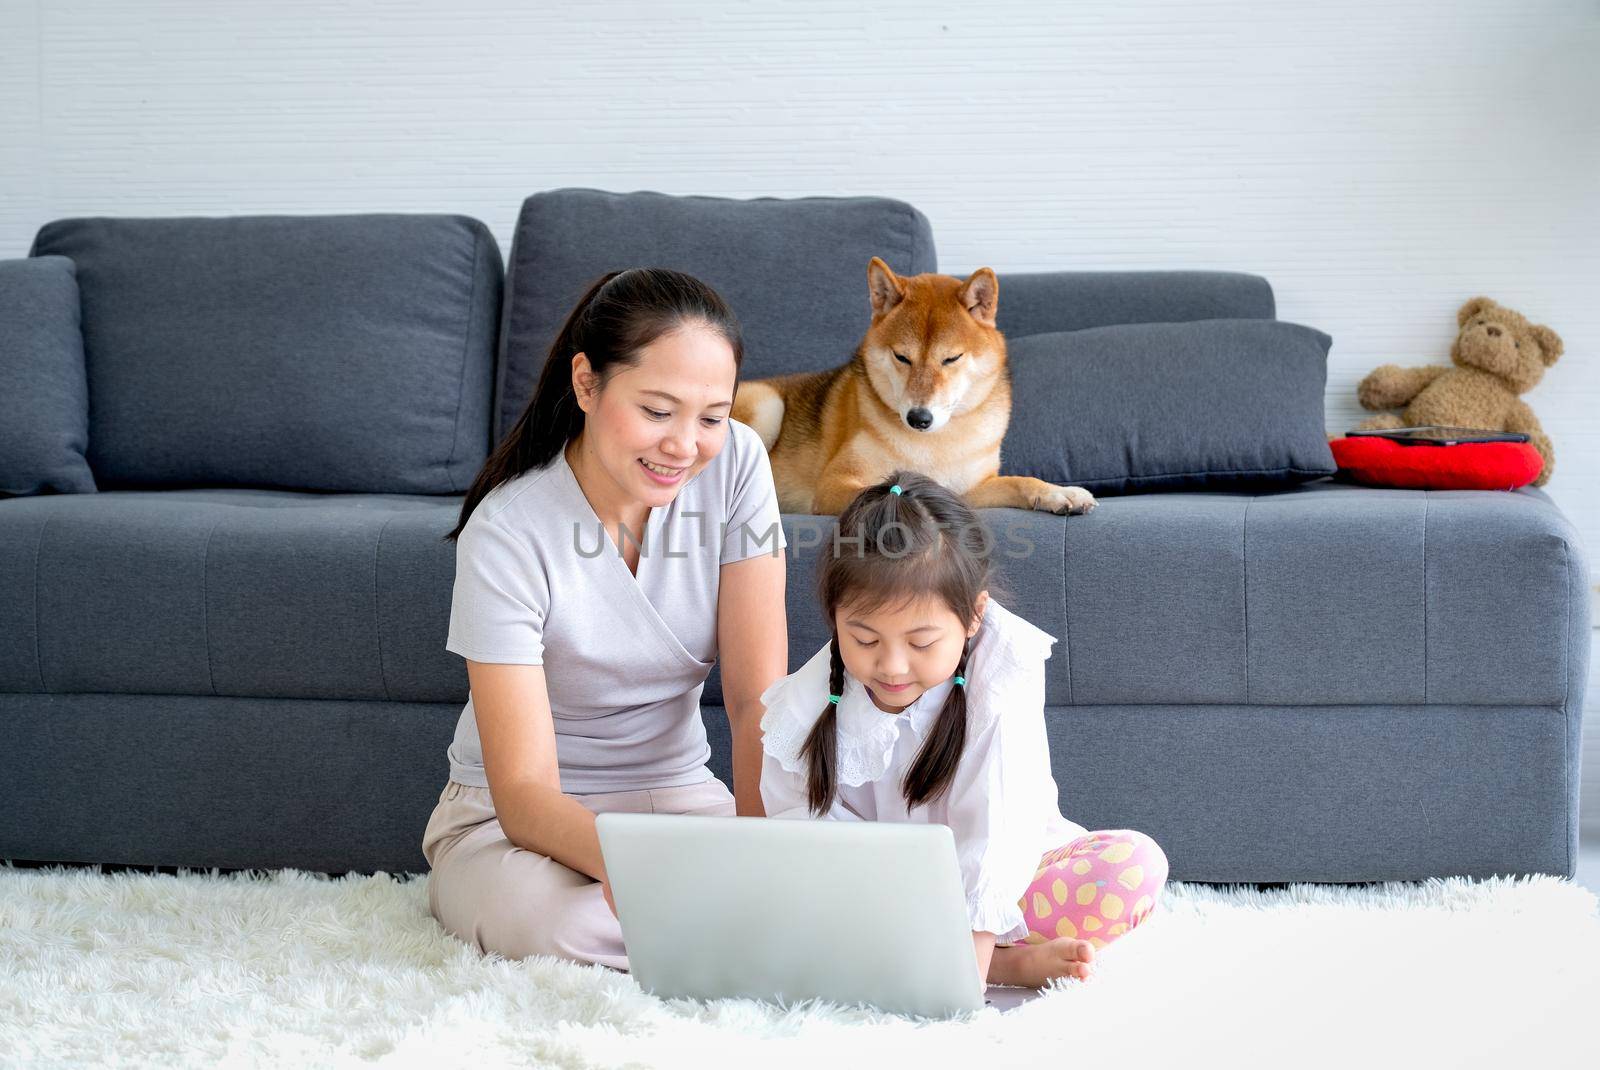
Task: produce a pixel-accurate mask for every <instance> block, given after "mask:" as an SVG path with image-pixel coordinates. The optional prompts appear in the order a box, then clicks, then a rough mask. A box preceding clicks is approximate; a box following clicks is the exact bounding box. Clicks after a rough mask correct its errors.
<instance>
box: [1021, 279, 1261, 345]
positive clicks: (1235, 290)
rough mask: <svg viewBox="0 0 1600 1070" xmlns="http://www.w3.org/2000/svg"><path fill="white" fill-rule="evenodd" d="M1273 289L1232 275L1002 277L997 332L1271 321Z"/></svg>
mask: <svg viewBox="0 0 1600 1070" xmlns="http://www.w3.org/2000/svg"><path fill="white" fill-rule="evenodd" d="M1275 315H1276V308H1275V305H1274V303H1273V298H1272V286H1271V284H1270V283H1268V282H1267V280H1266V279H1264V278H1262V277H1261V276H1259V275H1246V274H1243V273H1240V272H1232V271H1041V272H1024V273H1018V274H1010V275H1001V276H1000V316H999V326H1000V330H1001V331H1002V332H1004V333H1005V334H1006V335H1007V336H1009V337H1013V338H1020V337H1022V336H1023V335H1029V334H1044V333H1046V332H1049V331H1077V330H1082V329H1084V328H1086V327H1105V326H1109V325H1111V324H1116V323H1183V322H1186V321H1189V320H1207V319H1268V320H1269V319H1273V318H1274V317H1275Z"/></svg>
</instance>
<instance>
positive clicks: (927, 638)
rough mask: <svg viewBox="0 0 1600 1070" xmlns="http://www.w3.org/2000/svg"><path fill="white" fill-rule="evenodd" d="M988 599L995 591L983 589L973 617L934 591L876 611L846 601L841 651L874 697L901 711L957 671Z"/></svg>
mask: <svg viewBox="0 0 1600 1070" xmlns="http://www.w3.org/2000/svg"><path fill="white" fill-rule="evenodd" d="M988 603H989V592H988V591H984V592H982V593H980V594H979V595H978V602H977V605H976V607H975V608H974V615H973V619H972V620H971V621H970V622H968V621H964V620H962V619H961V618H960V617H958V616H956V614H955V613H953V612H951V610H950V606H949V605H948V604H947V603H946V602H945V601H944V600H943V599H942V598H938V597H935V596H931V595H930V596H926V597H923V598H919V599H916V600H914V601H912V602H909V603H906V604H904V605H901V606H898V607H897V606H893V605H890V606H882V607H880V608H878V609H875V610H872V611H871V612H862V611H860V610H858V609H854V608H852V607H850V606H848V605H845V606H841V607H840V608H839V609H838V611H837V612H836V613H835V614H834V621H833V627H834V632H835V634H837V635H838V636H839V656H840V657H841V658H843V659H844V667H845V670H846V671H847V672H849V673H850V675H851V676H854V677H855V678H856V679H857V680H859V681H861V684H862V686H864V687H865V688H866V689H867V693H868V694H869V695H871V696H872V702H873V705H875V706H877V707H878V709H880V710H883V711H884V712H885V713H899V712H900V711H901V710H903V709H905V708H906V707H907V706H909V705H911V704H912V703H913V702H915V701H917V699H919V698H921V697H922V696H923V694H924V693H925V692H926V691H928V690H929V689H930V688H934V687H937V686H939V685H940V684H942V683H944V682H945V681H946V680H948V679H950V677H951V676H953V675H955V671H956V666H957V665H958V664H960V662H961V649H962V647H963V646H964V645H965V644H966V641H967V639H968V638H970V637H971V636H973V635H975V634H977V631H978V625H979V624H980V623H981V622H982V620H983V611H984V608H985V607H986V606H987V605H988Z"/></svg>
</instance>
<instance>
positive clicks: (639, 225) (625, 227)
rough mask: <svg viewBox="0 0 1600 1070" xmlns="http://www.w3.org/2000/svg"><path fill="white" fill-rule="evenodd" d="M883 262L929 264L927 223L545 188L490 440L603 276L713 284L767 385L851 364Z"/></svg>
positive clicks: (766, 202)
mask: <svg viewBox="0 0 1600 1070" xmlns="http://www.w3.org/2000/svg"><path fill="white" fill-rule="evenodd" d="M874 256H879V257H882V258H883V259H884V261H886V262H887V263H888V265H889V266H890V267H891V268H893V269H894V270H895V271H897V272H902V273H909V274H916V273H919V272H924V271H933V270H934V268H935V259H934V249H933V230H932V228H931V227H930V225H929V223H928V220H927V218H926V217H925V216H924V215H923V214H922V213H921V212H919V211H917V210H916V209H915V208H913V207H911V206H910V205H909V204H906V203H904V202H902V201H895V200H889V199H886V198H882V197H800V198H796V199H792V200H786V199H781V198H775V197H759V198H756V199H754V200H733V199H729V198H725V197H674V196H668V195H666V194H662V193H607V192H604V191H601V190H592V189H559V190H551V191H548V192H544V193H536V194H534V195H533V196H531V197H529V198H528V199H527V200H526V201H524V202H523V205H522V214H521V216H520V217H519V218H518V220H517V230H516V235H515V237H514V238H513V239H512V243H511V256H510V258H509V266H508V278H507V297H506V313H505V328H504V331H503V333H502V338H501V347H502V351H501V362H500V373H499V380H500V381H499V384H498V386H497V389H496V398H497V400H496V403H495V409H496V424H495V432H494V435H495V439H496V441H498V440H499V437H500V434H501V432H502V431H503V430H504V429H505V428H508V427H510V426H511V424H512V423H513V422H515V421H516V418H517V417H518V416H519V415H520V414H521V412H522V410H523V408H524V407H526V406H527V404H528V399H529V398H531V397H532V396H533V388H534V386H535V384H536V383H537V382H538V380H539V373H540V371H541V370H542V369H543V368H544V362H545V358H546V357H547V356H549V352H550V345H551V343H553V342H554V341H555V336H556V333H557V332H558V331H560V329H561V325H562V324H563V323H564V322H566V318H567V314H568V313H569V312H571V311H572V306H573V305H575V304H576V303H577V301H578V299H579V298H580V297H582V296H583V293H584V291H585V289H586V288H587V287H588V286H589V284H590V283H592V282H593V281H594V280H595V279H596V278H598V277H599V276H601V275H604V274H605V273H606V272H608V271H617V270H621V269H623V268H630V267H664V268H673V269H676V270H678V271H685V272H688V273H689V274H691V275H694V276H696V277H697V278H700V279H703V280H704V281H705V282H707V283H709V284H710V285H711V286H712V287H713V288H715V289H716V291H717V292H718V293H719V294H721V295H722V297H723V298H724V300H726V301H727V302H728V303H729V304H730V305H731V306H732V308H733V311H734V314H735V315H737V316H738V317H739V322H740V325H741V326H742V327H743V330H744V341H745V361H744V368H743V376H744V377H745V378H748V379H760V378H763V377H766V376H772V375H781V374H784V373H785V372H795V371H811V370H815V369H819V368H829V367H832V366H833V365H835V364H843V363H844V362H845V361H846V360H848V359H850V356H851V354H852V353H854V352H855V348H856V346H857V345H858V344H859V343H860V341H861V336H862V335H863V334H864V333H865V332H866V329H867V324H868V322H869V321H870V320H871V305H870V303H869V302H868V300H867V261H869V260H870V259H871V258H872V257H874Z"/></svg>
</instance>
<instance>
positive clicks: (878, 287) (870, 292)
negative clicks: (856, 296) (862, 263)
mask: <svg viewBox="0 0 1600 1070" xmlns="http://www.w3.org/2000/svg"><path fill="white" fill-rule="evenodd" d="M867 296H869V297H871V298H872V314H873V315H874V316H881V315H883V314H884V313H885V312H887V311H889V310H890V309H891V308H893V307H894V306H895V305H898V304H899V303H900V302H901V301H904V300H905V299H906V284H905V283H903V282H901V281H900V276H898V275H896V274H895V273H894V270H893V269H892V268H890V267H889V265H888V264H885V263H884V262H883V261H882V260H879V259H878V258H877V257H873V258H872V260H871V261H869V262H868V264H867Z"/></svg>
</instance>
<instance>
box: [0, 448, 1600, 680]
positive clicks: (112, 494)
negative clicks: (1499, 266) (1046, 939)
mask: <svg viewBox="0 0 1600 1070" xmlns="http://www.w3.org/2000/svg"><path fill="white" fill-rule="evenodd" d="M459 509H460V499H458V498H455V497H448V496H446V497H433V496H420V495H381V494H353V495H346V494H310V493H301V492H294V491H272V490H251V489H206V490H163V491H109V492H102V493H99V494H86V495H51V496H41V497H33V498H21V499H13V500H10V501H7V502H4V503H0V546H3V547H4V549H3V550H0V691H10V692H29V693H36V694H37V693H74V692H80V693H81V692H98V693H127V694H173V695H228V696H238V697H272V698H286V697H288V698H326V699H376V700H387V701H408V702H450V701H462V700H464V699H465V697H466V686H467V682H466V672H465V668H464V666H463V664H462V662H461V660H460V659H459V658H457V657H456V656H455V655H453V654H450V653H449V652H447V651H446V650H445V649H444V640H445V630H446V627H447V625H448V621H449V611H450V590H451V583H452V577H453V575H454V560H455V546H454V544H453V543H450V542H446V541H444V539H443V535H444V534H445V532H447V531H448V530H449V529H450V528H451V527H452V526H453V524H454V522H455V519H456V516H457V513H458V511H459ZM984 516H985V520H986V522H987V524H988V525H989V528H990V530H991V532H992V533H993V535H994V539H995V542H994V546H995V556H996V560H997V562H998V564H999V566H1000V571H1001V574H1002V578H1003V579H1004V580H1005V582H1006V584H1007V585H1008V586H1009V587H1010V588H1011V590H1012V595H1013V597H1012V603H1013V605H1014V607H1015V608H1017V609H1018V610H1019V612H1021V613H1023V615H1025V616H1026V617H1028V619H1030V620H1032V621H1034V622H1035V623H1037V624H1038V625H1039V626H1040V627H1042V628H1044V629H1045V630H1046V631H1048V632H1050V633H1051V634H1052V635H1055V636H1057V637H1058V638H1059V639H1060V640H1061V642H1060V643H1058V644H1057V646H1056V648H1055V656H1053V657H1052V658H1051V659H1050V661H1049V662H1048V663H1047V686H1046V695H1047V700H1048V702H1049V703H1050V704H1051V705H1052V706H1070V705H1105V704H1116V705H1151V704H1155V705H1160V704H1183V705H1194V704H1219V705H1275V706H1277V705H1293V706H1299V705H1363V704H1381V705H1426V704H1443V705H1524V706H1526V705H1547V706H1561V705H1564V704H1565V703H1566V702H1567V700H1568V695H1569V691H1570V689H1571V688H1573V687H1575V686H1581V683H1580V681H1577V680H1575V679H1574V675H1573V672H1572V665H1573V659H1574V654H1573V649H1574V646H1573V643H1574V640H1573V637H1574V636H1577V637H1579V638H1580V639H1581V637H1582V636H1583V634H1584V631H1583V629H1582V628H1581V627H1580V625H1579V622H1578V620H1577V617H1578V614H1580V613H1586V611H1587V605H1586V603H1585V601H1584V597H1583V596H1584V590H1585V583H1584V579H1583V574H1582V571H1583V564H1582V560H1581V557H1580V555H1578V554H1576V553H1574V552H1573V546H1574V545H1575V539H1576V536H1575V534H1574V532H1573V530H1572V528H1571V526H1570V524H1569V523H1568V522H1567V520H1566V519H1565V518H1564V517H1563V516H1562V515H1561V513H1560V512H1559V511H1558V510H1557V509H1556V507H1555V506H1554V504H1553V503H1552V502H1551V501H1550V499H1549V498H1548V497H1547V496H1546V495H1545V494H1544V493H1543V492H1542V491H1539V490H1534V489H1528V490H1522V491H1518V492H1515V493H1509V494H1508V493H1500V492H1483V491H1413V490H1379V489H1374V488H1369V487H1357V486H1353V485H1350V484H1344V483H1338V482H1334V481H1329V480H1324V481H1321V482H1316V483H1309V484H1305V485H1302V486H1300V487H1298V488H1296V489H1292V490H1285V491H1280V492H1277V493H1270V494H1248V493H1222V492H1210V493H1194V492H1185V493H1165V494H1144V495H1129V496H1122V497H1107V498H1103V499H1102V500H1101V504H1100V506H1099V508H1097V509H1096V510H1095V511H1094V512H1093V513H1091V514H1089V515H1087V516H1082V517H1068V518H1065V519H1063V518H1061V517H1056V516H1050V515H1046V514H1034V513H1028V512H1022V511H1018V510H986V511H985V514H984ZM784 523H785V526H786V533H787V535H788V538H789V542H790V553H789V586H788V596H787V597H788V601H789V613H788V618H789V621H790V632H789V638H790V666H791V668H797V667H798V666H799V665H801V664H803V663H804V661H805V660H806V658H808V657H809V656H810V654H811V653H812V652H814V651H815V650H816V649H817V648H818V647H820V646H821V645H822V644H824V643H826V642H827V638H828V637H827V632H826V630H825V627H824V624H823V622H822V620H821V619H820V616H819V613H818V610H817V608H816V602H815V596H814V593H813V576H814V572H815V568H816V562H817V557H818V555H819V554H820V553H821V552H822V548H823V547H825V546H826V540H827V537H828V536H827V533H828V530H829V528H828V524H829V523H830V521H829V520H827V519H826V518H818V517H807V516H786V517H785V518H784ZM703 697H704V701H705V702H706V703H708V704H712V705H716V704H720V703H721V701H722V695H721V686H720V677H719V675H718V674H716V673H713V676H712V679H711V680H709V681H708V683H707V688H706V692H705V694H704V696H703Z"/></svg>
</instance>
